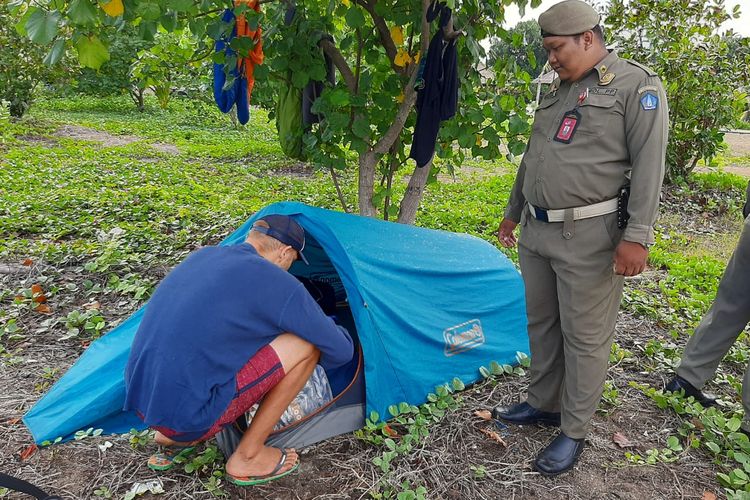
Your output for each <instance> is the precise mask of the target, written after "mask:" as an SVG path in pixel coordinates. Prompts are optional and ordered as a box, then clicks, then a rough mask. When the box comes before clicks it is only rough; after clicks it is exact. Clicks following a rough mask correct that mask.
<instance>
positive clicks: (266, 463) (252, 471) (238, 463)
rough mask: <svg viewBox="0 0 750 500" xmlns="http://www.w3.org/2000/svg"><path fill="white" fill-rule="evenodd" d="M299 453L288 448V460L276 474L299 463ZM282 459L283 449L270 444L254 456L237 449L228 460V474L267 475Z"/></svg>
mask: <svg viewBox="0 0 750 500" xmlns="http://www.w3.org/2000/svg"><path fill="white" fill-rule="evenodd" d="M298 459H299V455H297V452H296V451H295V450H293V449H287V450H286V461H285V462H284V465H282V466H281V468H280V469H279V470H278V471H276V474H281V473H284V472H286V471H288V470H289V469H291V468H292V467H294V464H296V463H297V460H298ZM280 460H281V450H280V449H278V448H272V447H270V446H264V447H263V448H261V450H260V452H258V453H257V454H256V455H255V456H253V457H243V456H241V455H240V454H239V453H237V452H236V451H235V452H234V453H232V456H231V457H229V460H227V466H226V471H227V474H229V475H231V476H234V477H248V476H249V477H259V476H267V475H268V474H270V473H271V472H272V471H273V470H274V469H275V468H276V466H277V465H278V464H279V461H280Z"/></svg>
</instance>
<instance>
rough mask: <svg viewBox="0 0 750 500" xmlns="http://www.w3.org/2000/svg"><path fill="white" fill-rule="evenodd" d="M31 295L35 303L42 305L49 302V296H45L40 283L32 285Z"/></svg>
mask: <svg viewBox="0 0 750 500" xmlns="http://www.w3.org/2000/svg"><path fill="white" fill-rule="evenodd" d="M31 295H32V297H33V299H32V300H33V301H34V302H36V303H37V304H42V303H44V302H47V296H46V295H44V290H42V285H40V284H38V283H34V284H33V285H31Z"/></svg>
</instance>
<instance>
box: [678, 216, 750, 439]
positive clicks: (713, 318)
mask: <svg viewBox="0 0 750 500" xmlns="http://www.w3.org/2000/svg"><path fill="white" fill-rule="evenodd" d="M748 322H750V217H748V218H746V219H745V225H744V226H743V228H742V234H741V235H740V241H739V243H738V244H737V248H735V250H734V253H733V254H732V258H731V259H729V264H727V268H726V270H725V271H724V276H722V278H721V282H720V283H719V290H718V291H717V293H716V298H715V299H714V302H713V304H711V308H710V309H709V310H708V312H707V313H706V315H705V316H703V319H702V320H701V322H700V324H699V325H698V328H696V329H695V333H693V336H692V337H691V338H690V340H689V341H688V343H687V346H686V347H685V352H684V353H683V355H682V361H681V362H680V366H679V367H678V368H677V374H678V375H679V376H680V377H682V378H684V379H685V380H687V381H688V382H690V383H691V384H693V385H694V386H695V387H697V388H699V389H701V388H702V387H703V386H704V385H705V383H706V382H707V381H708V380H710V379H712V378H713V376H714V374H715V373H716V368H717V367H718V366H719V362H721V359H722V358H723V357H724V355H725V354H726V353H727V352H728V351H729V348H730V347H732V344H733V343H734V341H735V340H737V337H738V336H739V335H740V333H742V331H743V330H744V329H745V327H746V326H747V323H748ZM742 405H743V406H744V407H745V419H744V422H743V424H742V427H743V429H746V430H750V367H749V368H748V369H747V370H746V371H745V377H744V379H743V380H742Z"/></svg>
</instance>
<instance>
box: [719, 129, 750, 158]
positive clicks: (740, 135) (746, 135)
mask: <svg viewBox="0 0 750 500" xmlns="http://www.w3.org/2000/svg"><path fill="white" fill-rule="evenodd" d="M724 141H726V143H727V145H728V146H729V151H730V153H731V155H732V156H748V155H750V130H741V131H739V130H738V131H733V132H727V133H725V134H724Z"/></svg>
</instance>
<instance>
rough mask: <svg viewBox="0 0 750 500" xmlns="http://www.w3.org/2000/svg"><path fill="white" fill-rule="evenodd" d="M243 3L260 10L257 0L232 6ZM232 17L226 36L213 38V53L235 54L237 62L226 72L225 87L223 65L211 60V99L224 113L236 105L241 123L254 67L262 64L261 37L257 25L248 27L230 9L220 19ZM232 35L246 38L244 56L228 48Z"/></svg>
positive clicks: (246, 114) (238, 0) (245, 116)
mask: <svg viewBox="0 0 750 500" xmlns="http://www.w3.org/2000/svg"><path fill="white" fill-rule="evenodd" d="M240 5H246V6H247V7H248V8H249V9H253V10H254V11H256V12H260V2H259V1H258V0H235V2H234V6H235V8H236V7H238V6H240ZM233 19H234V27H233V28H232V33H231V35H230V36H229V37H221V38H219V39H217V40H216V44H215V47H216V52H224V55H225V58H226V59H231V58H234V57H236V58H237V64H236V67H233V68H232V69H231V70H230V71H229V77H230V79H231V83H230V85H229V86H227V76H228V75H227V73H226V71H225V65H224V64H218V63H214V99H215V101H216V104H217V105H218V107H219V109H220V110H221V111H222V112H224V113H228V112H229V111H230V110H231V109H232V106H236V109H237V120H238V121H239V122H240V123H242V124H243V125H244V124H246V123H247V122H248V120H249V119H250V108H249V105H250V96H251V95H252V92H253V86H254V85H255V77H254V73H255V66H256V65H257V64H262V63H263V57H264V56H263V40H262V38H261V34H262V30H261V27H260V26H257V27H256V28H255V29H252V28H251V27H250V25H249V23H248V22H247V19H246V18H245V16H244V15H242V14H241V15H238V16H235V14H234V11H233V10H231V9H227V10H226V11H224V14H223V16H222V21H224V22H225V23H231V22H232V20H233ZM235 37H240V38H250V39H252V41H253V47H252V49H250V51H249V52H248V54H247V55H246V56H238V55H237V52H236V51H235V50H234V49H232V48H231V47H230V44H231V43H232V40H233V39H234V38H235Z"/></svg>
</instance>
